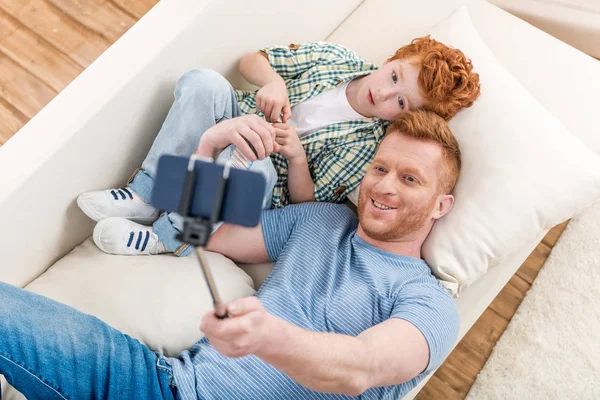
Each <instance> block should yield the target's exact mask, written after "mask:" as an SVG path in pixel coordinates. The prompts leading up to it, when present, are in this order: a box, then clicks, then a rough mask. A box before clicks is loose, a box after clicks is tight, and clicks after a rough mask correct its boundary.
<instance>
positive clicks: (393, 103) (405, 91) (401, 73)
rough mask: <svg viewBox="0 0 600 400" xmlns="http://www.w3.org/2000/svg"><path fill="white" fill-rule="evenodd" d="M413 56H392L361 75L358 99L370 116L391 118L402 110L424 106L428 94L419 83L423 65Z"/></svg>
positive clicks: (363, 110)
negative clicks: (392, 57)
mask: <svg viewBox="0 0 600 400" xmlns="http://www.w3.org/2000/svg"><path fill="white" fill-rule="evenodd" d="M410 61H411V59H405V60H393V61H390V62H387V63H385V64H384V65H383V66H382V67H381V68H380V69H378V70H376V71H374V72H372V73H371V74H369V75H367V76H365V77H364V78H361V79H360V81H359V83H360V88H359V90H358V91H357V99H356V103H357V104H358V108H359V110H357V111H358V112H359V113H361V114H362V115H364V116H367V117H378V118H381V119H384V120H388V121H389V120H391V119H393V118H394V117H395V116H396V115H398V114H400V113H401V112H403V111H410V110H416V109H420V108H423V106H424V105H425V98H424V96H423V94H422V93H421V90H420V89H419V85H418V84H417V78H418V76H419V71H420V69H421V68H420V67H417V66H414V65H412V64H411V63H410Z"/></svg>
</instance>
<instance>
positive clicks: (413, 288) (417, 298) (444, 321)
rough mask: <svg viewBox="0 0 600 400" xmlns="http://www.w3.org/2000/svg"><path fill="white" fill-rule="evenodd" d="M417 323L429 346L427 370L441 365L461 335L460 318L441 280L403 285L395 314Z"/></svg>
mask: <svg viewBox="0 0 600 400" xmlns="http://www.w3.org/2000/svg"><path fill="white" fill-rule="evenodd" d="M391 317H392V318H400V319H403V320H405V321H408V322H410V323H411V324H413V325H414V326H415V327H416V328H417V329H419V330H420V331H421V333H422V334H423V336H425V339H426V340H427V344H428V346H429V362H428V364H427V368H426V369H425V371H424V372H423V374H427V373H429V372H431V371H433V370H435V369H436V368H438V367H439V366H440V365H441V364H442V363H443V362H444V359H445V358H446V357H447V355H448V353H450V351H451V350H452V348H453V346H454V344H455V343H456V340H457V338H458V329H459V326H460V318H459V315H458V308H457V306H456V302H455V301H454V299H453V298H452V296H451V295H450V294H449V293H448V292H447V291H446V290H445V289H444V288H442V286H441V285H440V284H439V283H438V282H437V281H433V280H432V281H431V282H427V283H424V282H419V283H410V284H407V285H406V286H404V287H403V288H402V290H401V291H400V293H399V294H398V297H397V298H396V301H395V304H394V308H393V310H392V314H391Z"/></svg>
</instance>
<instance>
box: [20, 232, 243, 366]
mask: <svg viewBox="0 0 600 400" xmlns="http://www.w3.org/2000/svg"><path fill="white" fill-rule="evenodd" d="M206 260H207V262H208V264H209V267H210V269H211V271H212V274H213V277H214V279H215V284H216V285H217V290H218V291H219V294H220V295H221V297H222V298H223V301H229V300H233V299H236V298H239V297H244V296H251V295H253V294H254V284H253V282H252V279H251V278H250V277H249V276H248V275H247V274H246V273H244V271H242V270H241V269H240V268H238V267H237V266H236V265H235V264H234V263H233V262H232V261H230V260H228V259H227V258H225V257H223V256H222V255H220V254H215V253H210V252H207V253H206ZM26 289H28V290H31V291H32V292H35V293H38V294H41V295H44V296H47V297H50V298H51V299H54V300H57V301H60V302H61V303H64V304H67V305H70V306H72V307H74V308H76V309H78V310H80V311H83V312H85V313H88V314H91V315H94V316H96V317H98V318H100V319H101V320H102V321H104V322H106V323H107V324H109V325H110V326H112V327H113V328H116V329H118V330H120V331H121V332H123V333H126V334H128V335H129V336H132V337H134V338H137V339H139V340H140V341H141V342H142V343H145V344H146V345H148V347H150V348H151V349H153V350H159V351H162V352H163V353H165V354H167V355H169V356H174V357H175V356H177V355H178V354H179V353H180V352H181V351H182V350H184V349H188V348H190V347H192V345H193V344H194V343H196V342H197V341H198V340H200V339H201V338H202V337H203V334H202V333H201V332H200V328H199V327H200V321H201V320H202V317H203V316H204V314H205V313H207V312H208V311H210V310H211V309H212V299H211V297H210V292H209V290H208V286H207V284H206V281H205V280H204V275H203V273H202V270H201V269H200V266H199V264H198V260H197V258H196V257H195V256H194V255H192V256H190V257H175V256H173V255H171V254H163V255H158V256H114V255H110V254H106V253H103V252H102V251H100V250H99V249H98V248H97V247H96V245H95V244H94V242H93V241H92V239H91V238H90V239H88V240H86V241H85V242H83V243H82V244H81V245H79V246H77V247H76V248H75V249H74V250H73V251H72V252H70V253H69V254H67V255H66V256H65V257H63V258H62V259H61V260H59V261H58V262H56V263H55V264H54V265H53V266H52V267H51V268H49V269H48V271H46V272H45V273H44V274H42V275H41V276H40V277H39V278H37V279H36V280H35V281H33V282H32V283H30V284H29V285H27V286H26Z"/></svg>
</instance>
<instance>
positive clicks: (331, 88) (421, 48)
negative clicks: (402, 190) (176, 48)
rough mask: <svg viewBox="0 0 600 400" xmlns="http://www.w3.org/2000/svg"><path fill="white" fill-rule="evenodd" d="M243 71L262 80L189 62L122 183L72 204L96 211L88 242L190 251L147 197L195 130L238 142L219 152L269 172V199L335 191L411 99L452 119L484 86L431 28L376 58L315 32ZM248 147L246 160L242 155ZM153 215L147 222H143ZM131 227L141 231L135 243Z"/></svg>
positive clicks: (173, 219) (171, 216) (359, 173)
mask: <svg viewBox="0 0 600 400" xmlns="http://www.w3.org/2000/svg"><path fill="white" fill-rule="evenodd" d="M240 72H241V74H242V76H244V77H245V78H246V79H247V80H248V81H249V82H250V83H253V84H255V85H257V86H258V87H259V89H258V90H257V91H255V92H252V93H251V92H243V91H234V90H233V88H232V87H231V85H230V84H229V82H228V81H227V80H225V79H224V78H223V77H222V76H220V75H219V74H217V73H216V72H214V71H207V70H193V71H190V72H188V73H186V74H185V75H184V76H183V77H182V78H181V79H180V80H179V82H178V83H177V87H176V89H175V102H174V103H173V106H172V107H171V110H170V111H169V115H168V116H167V119H166V120H165V123H164V124H163V126H162V128H161V130H160V132H159V134H158V136H157V138H156V140H155V142H154V144H153V145H152V148H151V149H150V152H149V153H148V156H147V157H146V159H145V160H144V162H143V164H142V169H141V170H140V171H138V172H137V173H136V174H135V176H134V177H133V179H132V180H131V182H130V183H129V186H128V187H126V188H121V189H108V190H102V191H94V192H90V193H84V194H82V195H80V196H79V198H78V199H77V204H78V205H79V207H80V208H81V209H82V210H83V212H85V213H86V214H87V215H88V216H89V217H90V218H92V219H94V220H95V221H98V222H99V223H98V225H97V226H96V229H95V230H94V242H95V243H96V245H97V246H98V247H99V248H100V249H101V250H102V251H104V252H106V253H110V254H125V255H142V254H143V255H150V254H159V253H165V252H172V253H174V254H175V255H177V256H182V255H188V254H190V253H191V250H192V249H191V248H190V247H189V246H187V245H186V244H184V243H182V242H180V241H179V240H177V239H176V236H177V233H179V232H180V231H181V229H182V220H181V218H180V216H179V215H178V214H177V213H164V214H162V215H160V214H159V210H157V209H155V208H154V207H152V206H151V205H150V204H149V202H150V196H151V193H152V188H153V187H154V178H155V174H156V168H157V164H158V159H159V157H160V156H161V155H163V154H178V155H182V156H189V155H191V154H192V153H193V152H194V150H195V149H197V148H198V144H199V142H200V143H201V137H202V138H204V136H206V135H208V136H212V137H214V138H219V137H220V138H221V139H220V140H217V139H214V140H212V141H213V142H215V143H216V144H218V146H217V147H219V148H218V150H223V149H224V148H225V147H226V146H227V145H230V144H233V145H235V147H234V146H229V147H228V148H227V149H225V150H224V151H223V152H222V153H221V156H220V158H221V159H231V158H234V161H235V160H237V161H238V162H237V163H236V164H239V165H238V166H241V167H247V168H249V169H250V170H253V171H257V172H261V173H263V174H264V175H265V176H266V178H267V193H266V194H265V207H266V208H271V207H273V208H278V207H283V206H285V205H287V204H289V203H301V202H306V201H319V202H341V201H343V200H344V199H345V197H346V196H347V194H348V193H350V192H351V191H352V190H354V189H355V188H356V187H358V185H359V184H360V181H361V179H362V178H363V176H364V174H365V173H366V171H367V168H368V165H369V163H370V161H371V160H372V158H373V156H374V154H375V151H376V149H377V146H378V144H379V142H380V140H381V138H382V137H383V132H384V130H385V126H386V125H387V123H388V121H389V120H392V119H393V118H394V117H395V116H397V115H399V114H401V113H403V112H406V111H410V110H416V109H428V110H432V111H434V112H436V113H437V114H438V115H440V116H442V117H443V118H444V119H450V118H452V117H453V116H454V115H455V114H456V113H457V112H458V111H459V110H460V109H462V108H464V107H469V106H471V105H472V104H473V102H474V101H475V99H477V97H478V96H479V75H478V74H476V73H475V72H474V71H473V66H472V64H471V62H470V60H469V59H467V57H465V55H464V54H463V53H462V52H461V51H460V50H457V49H452V48H450V47H448V46H445V45H444V44H443V43H440V42H437V41H435V40H433V39H431V38H430V37H422V38H417V39H415V40H413V41H412V42H411V43H410V44H408V45H406V46H402V47H401V48H399V49H398V50H397V51H396V52H395V53H394V54H393V55H392V56H391V57H390V58H389V59H388V60H387V61H386V62H385V63H384V64H383V65H382V66H381V67H380V68H378V67H377V66H375V65H374V64H372V63H370V62H368V61H367V60H364V59H363V58H361V57H359V56H358V55H357V54H356V53H354V52H353V51H352V50H350V49H348V48H346V47H344V46H341V45H338V44H335V43H328V42H311V43H304V44H302V45H290V46H282V47H272V48H266V49H263V50H262V51H261V52H258V53H252V54H248V55H246V56H245V57H243V58H242V60H241V62H240ZM262 117H264V118H266V120H265V119H263V118H262ZM278 118H281V120H282V123H277V122H276V121H277V120H278ZM217 122H218V123H217ZM271 123H273V124H271ZM215 124H216V125H215ZM215 131H220V132H215ZM213 133H218V135H214V134H213ZM225 133H228V135H225ZM224 138H226V139H227V141H225V140H223V139H224ZM244 139H246V140H244ZM246 141H248V142H249V143H251V144H252V145H253V147H254V149H255V150H256V155H255V154H254V153H253V151H252V150H251V148H250V145H249V143H246ZM234 148H237V150H238V151H236V152H235V153H234V152H233V150H232V149H234ZM198 150H199V151H200V149H199V148H198ZM211 150H212V149H211ZM237 153H241V154H237ZM205 155H206V154H205ZM208 155H212V151H209V152H208ZM244 157H246V158H247V159H248V160H247V161H246V163H245V164H244V162H243V160H240V159H242V158H244ZM140 223H141V224H140ZM148 223H150V224H152V228H151V229H149V228H148V227H147V226H145V225H142V224H148ZM131 237H140V238H141V237H144V238H145V240H142V242H141V243H142V244H140V245H137V246H136V243H137V242H136V241H132V240H131Z"/></svg>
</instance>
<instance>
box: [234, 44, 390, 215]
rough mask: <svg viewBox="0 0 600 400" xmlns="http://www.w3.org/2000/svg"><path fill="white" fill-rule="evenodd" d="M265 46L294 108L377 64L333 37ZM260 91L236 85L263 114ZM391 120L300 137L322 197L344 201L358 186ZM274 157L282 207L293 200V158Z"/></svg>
mask: <svg viewBox="0 0 600 400" xmlns="http://www.w3.org/2000/svg"><path fill="white" fill-rule="evenodd" d="M261 51H262V52H264V53H266V54H267V55H268V56H269V62H270V63H271V66H272V67H273V69H274V70H275V71H276V72H277V73H278V74H279V75H280V76H281V77H282V78H283V79H284V80H285V83H286V86H287V90H288V97H289V100H290V105H291V106H292V107H293V106H295V105H296V104H299V103H301V102H303V101H306V100H308V99H310V98H312V97H314V96H317V95H318V94H320V93H322V92H323V91H325V90H328V89H333V88H334V87H336V86H338V85H340V84H341V83H343V82H346V81H350V80H352V79H354V78H356V77H359V76H362V75H367V74H369V73H371V72H372V71H374V70H376V69H377V66H375V65H373V64H371V63H370V62H368V61H366V60H364V59H362V58H361V57H359V56H358V55H357V54H356V53H354V52H353V51H352V50H349V49H347V48H345V47H343V46H340V45H338V44H334V43H328V42H312V43H304V44H301V45H295V44H290V45H289V46H281V47H271V48H266V49H261ZM257 92H258V90H257V91H254V92H248V91H242V90H236V97H237V101H238V104H239V106H240V109H241V111H242V113H243V114H258V115H260V116H261V117H264V114H263V113H262V112H260V110H257V108H256V93H257ZM292 112H293V111H292ZM386 124H387V123H386V122H385V121H383V120H381V119H379V118H366V117H365V118H362V119H357V120H352V121H345V122H340V123H336V124H332V125H329V126H326V127H325V128H322V129H319V130H317V131H315V132H312V133H310V134H308V135H306V136H304V137H302V138H301V139H300V140H301V142H302V145H303V146H304V151H305V152H306V158H307V160H308V167H309V170H310V174H311V176H312V179H313V182H314V184H315V198H316V200H317V201H326V202H340V201H343V200H344V199H345V198H346V196H347V195H348V193H350V192H351V191H352V190H354V189H356V188H357V187H358V185H359V184H360V181H361V180H362V178H363V176H364V175H365V173H366V172H367V169H368V167H369V164H370V162H371V160H372V159H373V157H374V155H375V151H376V150H377V146H378V144H379V142H380V140H381V139H382V138H383V134H384V132H385V126H386ZM271 160H272V161H273V164H274V166H275V170H276V171H277V175H278V180H277V184H276V185H275V188H274V190H273V202H272V206H273V207H283V206H285V205H287V204H289V202H290V193H289V189H288V185H287V182H288V173H287V171H288V163H287V160H286V159H285V157H283V156H282V155H280V154H278V153H273V154H272V155H271Z"/></svg>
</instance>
